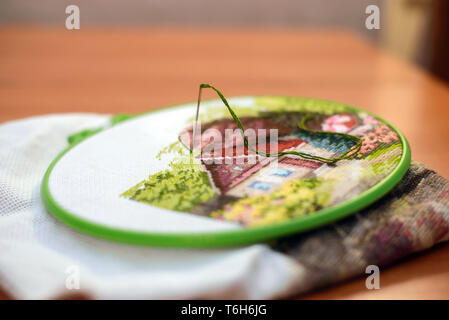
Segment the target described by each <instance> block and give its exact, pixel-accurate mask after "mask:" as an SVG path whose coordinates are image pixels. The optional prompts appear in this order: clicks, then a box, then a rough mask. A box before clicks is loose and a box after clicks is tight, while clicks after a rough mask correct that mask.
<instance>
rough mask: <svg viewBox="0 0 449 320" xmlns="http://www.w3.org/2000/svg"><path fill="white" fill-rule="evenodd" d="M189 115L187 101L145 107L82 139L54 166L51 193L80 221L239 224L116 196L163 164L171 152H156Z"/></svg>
mask: <svg viewBox="0 0 449 320" xmlns="http://www.w3.org/2000/svg"><path fill="white" fill-rule="evenodd" d="M192 114H195V106H193V105H184V106H179V107H176V108H168V109H164V110H161V111H158V112H151V113H149V114H146V115H142V116H140V117H137V118H134V119H131V120H128V121H126V122H124V123H121V124H120V125H117V126H114V127H112V128H110V129H108V130H106V131H103V132H101V133H99V134H97V135H95V136H94V137H92V138H90V139H87V140H86V141H83V143H81V144H79V145H77V146H75V147H74V148H73V149H71V150H70V151H69V152H67V153H66V154H65V155H64V156H63V157H62V158H61V159H60V160H59V161H58V162H57V163H56V165H55V166H54V168H53V170H52V172H51V174H50V178H49V182H48V187H49V190H50V193H51V195H52V197H53V198H54V199H55V201H56V202H57V203H58V204H59V205H60V206H61V207H63V208H64V209H66V210H67V211H69V212H70V213H71V214H73V215H76V216H77V217H79V218H82V219H83V220H87V221H90V222H94V223H97V224H101V225H103V226H105V225H106V226H108V227H115V228H119V229H121V230H124V229H125V230H132V231H143V232H157V233H159V232H163V233H181V232H182V233H197V232H211V231H223V230H229V229H237V228H241V226H240V225H238V224H236V223H229V222H224V221H218V220H216V219H211V218H208V217H203V216H198V215H194V214H189V213H183V212H177V211H172V210H166V209H163V208H158V207H154V206H149V205H148V204H145V203H142V202H138V201H131V200H129V199H126V198H123V197H120V194H122V193H123V192H125V191H126V190H128V189H129V188H131V187H133V186H134V185H136V184H137V183H138V182H140V181H142V180H143V179H145V178H146V177H148V175H149V174H153V173H156V172H159V171H162V170H164V169H167V168H168V165H169V163H170V161H171V160H172V159H173V157H175V156H176V155H173V154H170V155H164V156H163V157H162V159H157V158H156V156H157V155H158V153H159V151H160V150H162V149H163V148H164V147H166V146H169V145H170V144H171V143H173V141H177V138H178V132H181V131H182V130H183V129H184V128H185V127H186V123H187V124H188V122H189V119H190V118H192Z"/></svg>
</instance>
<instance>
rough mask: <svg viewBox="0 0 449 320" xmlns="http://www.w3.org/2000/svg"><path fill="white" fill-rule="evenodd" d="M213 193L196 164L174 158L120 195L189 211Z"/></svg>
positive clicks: (212, 195)
mask: <svg viewBox="0 0 449 320" xmlns="http://www.w3.org/2000/svg"><path fill="white" fill-rule="evenodd" d="M215 195H216V192H215V191H214V190H213V189H212V187H211V185H210V182H209V178H208V176H207V174H206V173H205V172H204V171H203V170H202V169H201V167H200V166H199V165H197V164H185V163H183V162H180V161H176V162H172V163H171V164H170V168H169V169H167V170H164V171H161V172H158V173H155V174H153V175H150V176H149V178H148V179H146V180H144V181H142V182H140V183H139V184H137V185H136V186H134V187H133V188H131V189H129V190H127V191H126V192H124V193H123V194H122V195H121V196H123V197H126V198H130V199H132V200H136V201H141V202H145V203H148V204H151V205H153V206H157V207H160V208H165V209H169V210H177V211H189V210H191V209H192V208H193V207H194V206H195V205H196V204H199V203H202V202H206V201H208V200H210V199H211V198H212V197H214V196H215Z"/></svg>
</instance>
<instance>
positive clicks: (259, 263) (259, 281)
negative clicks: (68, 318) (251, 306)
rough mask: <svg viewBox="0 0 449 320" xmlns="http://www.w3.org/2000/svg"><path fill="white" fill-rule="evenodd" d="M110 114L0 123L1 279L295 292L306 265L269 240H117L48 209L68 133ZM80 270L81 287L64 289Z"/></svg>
mask: <svg viewBox="0 0 449 320" xmlns="http://www.w3.org/2000/svg"><path fill="white" fill-rule="evenodd" d="M107 120H108V117H107V116H101V115H92V114H90V115H89V114H67V115H51V116H41V117H34V118H29V119H25V120H19V121H14V122H9V123H6V124H3V125H0V286H1V287H2V288H3V290H5V291H6V292H7V293H8V294H10V295H12V296H13V297H15V298H21V299H41V298H55V297H61V296H66V295H71V294H79V293H82V294H87V295H88V296H89V297H92V298H98V299H108V298H136V299H140V298H142V299H144V298H150V299H162V298H274V297H280V296H284V295H287V294H289V293H291V291H292V290H293V288H295V287H296V288H297V286H298V284H299V283H300V282H301V280H302V279H303V277H304V270H303V269H302V267H301V266H300V265H299V264H297V263H296V262H294V261H293V260H291V259H290V258H289V257H287V256H285V255H283V254H280V253H277V252H274V251H273V250H271V249H270V248H268V247H267V246H265V245H253V246H249V247H243V248H238V249H220V250H179V249H178V250H174V249H158V248H150V247H137V246H131V245H124V244H119V243H113V242H108V241H104V240H101V239H97V238H94V237H90V236H87V235H84V234H81V233H79V232H77V231H74V230H72V229H71V228H69V227H67V226H65V225H64V224H62V223H61V222H59V221H57V220H56V219H55V218H54V217H53V216H51V215H50V214H49V213H48V212H47V211H46V210H45V208H44V206H43V203H42V201H41V198H40V184H41V181H42V177H43V175H44V172H45V170H46V169H47V167H48V166H49V164H50V162H51V160H53V159H54V158H55V157H56V155H57V154H58V153H59V152H60V151H61V150H63V149H64V147H66V146H67V142H66V138H67V136H68V135H69V134H71V133H74V132H77V131H79V130H82V129H85V128H95V127H98V126H103V125H106V123H107ZM73 268H75V269H76V270H79V276H80V277H79V280H80V281H79V284H80V289H79V290H77V289H72V290H69V289H67V286H66V285H67V283H68V282H70V281H68V279H69V277H70V276H73V273H72V271H73V270H74V269H73Z"/></svg>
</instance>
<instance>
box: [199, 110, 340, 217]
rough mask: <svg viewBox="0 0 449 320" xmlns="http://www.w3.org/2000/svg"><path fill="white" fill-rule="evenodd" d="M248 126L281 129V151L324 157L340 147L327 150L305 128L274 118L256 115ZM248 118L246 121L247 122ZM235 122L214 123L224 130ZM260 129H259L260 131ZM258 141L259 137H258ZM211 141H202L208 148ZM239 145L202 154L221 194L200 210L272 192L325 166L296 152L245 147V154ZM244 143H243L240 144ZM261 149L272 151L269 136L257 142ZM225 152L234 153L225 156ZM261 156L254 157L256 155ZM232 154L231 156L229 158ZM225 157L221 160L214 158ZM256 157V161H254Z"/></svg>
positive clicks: (314, 173)
mask: <svg viewBox="0 0 449 320" xmlns="http://www.w3.org/2000/svg"><path fill="white" fill-rule="evenodd" d="M245 120H246V119H244V121H242V122H244V124H243V125H244V127H246V128H248V127H251V125H252V127H253V128H254V127H255V128H256V129H266V130H267V132H268V131H269V130H270V129H277V130H278V133H279V137H278V143H277V146H276V147H277V151H279V152H280V151H292V150H295V151H301V152H306V153H310V154H314V155H319V156H322V157H327V158H331V157H333V156H335V155H336V150H331V149H329V150H326V149H325V148H321V146H314V145H313V144H311V143H310V142H309V141H307V140H310V138H311V137H305V136H303V133H304V132H302V131H301V130H298V129H297V128H295V127H287V126H284V125H281V124H279V123H276V122H274V121H272V120H271V119H260V118H259V119H256V120H255V121H252V123H248V122H250V121H245ZM245 122H246V123H245ZM233 126H234V123H232V122H230V121H222V122H218V123H214V124H213V126H209V128H210V127H213V128H214V129H217V130H219V131H220V132H222V133H224V130H225V129H235V127H233ZM256 132H257V131H256ZM257 141H258V140H257ZM241 143H242V142H241ZM206 146H207V144H203V143H202V145H201V148H202V149H204V148H205V147H206ZM238 146H239V145H238V143H237V145H232V146H228V147H224V146H222V148H221V150H220V151H221V152H220V154H218V155H214V154H213V153H212V154H211V155H210V156H209V157H200V163H201V165H202V167H203V168H204V170H205V172H206V173H207V174H208V177H209V180H210V183H211V185H212V187H213V188H214V189H215V191H216V192H217V194H218V197H215V198H214V199H211V200H210V201H208V202H206V203H202V204H200V205H199V206H198V207H197V208H195V210H194V211H195V212H196V213H198V214H205V215H206V214H208V213H209V212H211V211H214V210H217V209H220V208H222V207H223V206H224V205H225V204H226V203H228V202H230V201H236V200H238V199H239V198H242V197H251V196H254V195H259V194H269V193H271V192H272V191H273V190H275V189H277V188H278V187H280V186H281V185H283V184H284V183H286V182H288V181H290V180H294V179H303V178H312V177H315V176H316V174H317V172H318V171H317V170H319V168H320V167H322V166H323V163H322V162H319V161H312V160H305V159H303V158H301V157H299V156H295V155H283V156H280V157H278V158H276V157H263V156H258V155H257V154H255V153H251V152H249V151H248V150H247V149H246V148H243V149H244V153H243V155H241V154H240V155H239V153H238V152H236V149H237V147H238ZM240 147H242V145H240ZM255 148H256V149H257V150H261V148H262V150H265V151H266V152H270V149H272V146H271V145H270V142H269V141H268V140H267V141H265V142H262V143H259V144H256V146H255ZM273 148H274V147H273ZM223 155H231V157H229V156H228V157H227V161H225V160H226V157H224V156H223ZM255 157H256V158H257V159H256V161H254V160H255V159H254V158H255ZM229 158H231V159H229ZM218 159H220V160H222V161H221V163H217V161H214V160H218ZM250 160H253V161H250Z"/></svg>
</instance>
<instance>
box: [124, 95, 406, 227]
mask: <svg viewBox="0 0 449 320" xmlns="http://www.w3.org/2000/svg"><path fill="white" fill-rule="evenodd" d="M255 104H256V105H255V107H254V108H247V109H245V108H243V107H241V108H239V107H238V106H236V107H235V110H236V113H237V112H238V114H239V116H240V117H241V118H240V120H241V122H242V124H243V126H244V128H250V129H254V132H255V136H254V139H255V140H254V141H256V143H255V144H254V146H255V147H254V149H255V150H264V151H265V152H270V150H274V149H275V150H277V152H282V155H281V156H279V157H259V156H258V155H256V154H255V153H254V152H251V150H249V149H248V148H246V146H244V145H243V142H242V140H241V139H240V140H239V139H235V140H232V143H229V141H224V140H223V141H219V142H217V141H216V140H215V139H205V140H202V141H201V143H200V146H199V154H195V155H194V156H193V158H192V154H191V153H189V150H187V149H186V148H185V146H186V145H187V146H188V145H189V143H190V141H193V140H194V132H193V131H194V130H193V126H192V125H191V126H186V128H185V129H184V130H182V131H181V132H180V133H179V140H178V141H173V143H172V144H171V145H170V146H167V147H166V148H164V149H163V150H161V152H160V154H159V156H158V157H159V158H160V159H162V158H163V157H164V156H165V155H167V154H175V155H176V158H175V159H174V160H172V161H171V162H170V164H169V166H168V169H166V170H163V171H160V172H157V173H155V174H152V175H150V176H149V177H146V178H145V179H144V180H143V181H141V182H139V183H138V184H137V185H135V186H134V187H131V188H130V189H128V190H127V191H125V192H124V193H123V194H122V195H121V196H123V197H125V198H128V199H131V200H134V201H139V202H142V203H146V204H149V205H153V206H157V207H161V208H166V209H170V210H176V211H182V212H187V213H191V214H197V215H201V216H207V217H210V218H212V219H218V220H223V221H229V222H235V223H239V224H241V225H242V226H245V227H253V226H261V225H268V224H273V223H279V222H285V221H288V220H291V219H295V218H300V217H304V216H307V215H311V214H314V213H315V212H317V211H318V210H320V209H323V208H326V207H330V206H334V205H336V204H339V203H342V202H344V201H345V200H348V199H350V198H352V197H354V196H355V195H358V194H361V193H362V192H364V191H365V190H368V189H370V188H371V187H373V186H374V185H376V184H377V183H378V182H379V181H381V180H383V179H384V178H385V177H386V176H388V174H389V173H390V172H391V171H392V170H393V169H394V168H395V167H396V166H397V164H398V163H399V160H400V158H401V154H402V145H401V143H400V140H399V138H398V136H397V134H396V132H395V131H394V130H393V129H392V128H391V127H389V126H388V125H387V124H385V123H383V122H381V121H380V120H378V119H376V118H374V117H372V116H370V115H369V114H367V113H364V112H358V111H354V110H353V109H352V108H349V107H345V106H344V105H340V104H333V103H325V102H322V101H321V102H319V101H315V100H310V101H308V100H306V99H295V98H281V97H259V98H256V99H255ZM308 115H312V116H313V118H312V119H313V120H311V121H308V122H307V127H308V128H309V129H310V130H314V131H327V132H338V133H344V134H349V135H352V136H356V137H359V138H361V141H362V144H361V147H360V150H359V151H358V153H357V154H356V155H355V156H354V157H353V158H351V159H343V160H340V161H338V162H336V163H333V164H328V163H325V162H322V161H319V160H316V159H312V158H311V159H305V158H303V157H300V156H297V155H295V154H292V153H290V154H289V153H288V152H289V151H296V152H302V153H305V154H310V155H313V156H316V157H323V158H331V159H332V158H336V157H338V156H339V155H340V154H342V153H343V152H345V151H347V150H350V149H351V148H352V147H353V146H354V141H352V140H350V139H347V138H346V137H345V136H344V135H335V136H331V135H324V134H314V133H310V132H307V131H305V130H302V129H301V128H300V127H298V123H300V122H301V121H302V120H303V118H304V117H306V116H308ZM200 120H201V124H202V130H206V129H211V128H213V129H214V130H215V131H216V132H219V133H220V134H221V135H222V136H225V135H226V130H227V129H233V130H236V129H238V126H237V124H236V123H235V121H233V119H232V118H230V117H229V115H228V114H226V113H224V112H223V110H222V109H218V108H217V109H214V108H209V109H208V110H207V112H206V113H204V114H201V119H200ZM259 129H265V131H266V132H270V130H276V132H277V140H276V145H275V146H274V145H273V143H272V141H271V140H270V139H269V137H267V138H264V137H262V138H261V136H260V135H259V133H258V132H260V130H259ZM217 143H219V145H217ZM212 147H213V148H212ZM206 150H209V151H210V152H208V153H207V155H206V156H204V152H205V151H206ZM238 150H243V152H240V153H239V152H238ZM189 157H190V161H189V160H188V159H189ZM217 160H222V161H221V162H220V161H217Z"/></svg>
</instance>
